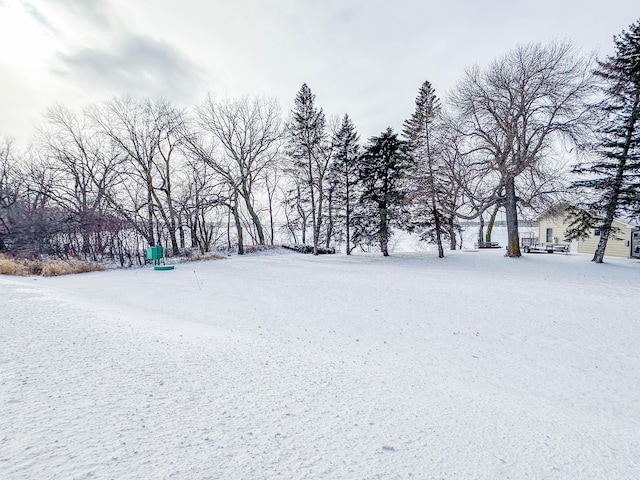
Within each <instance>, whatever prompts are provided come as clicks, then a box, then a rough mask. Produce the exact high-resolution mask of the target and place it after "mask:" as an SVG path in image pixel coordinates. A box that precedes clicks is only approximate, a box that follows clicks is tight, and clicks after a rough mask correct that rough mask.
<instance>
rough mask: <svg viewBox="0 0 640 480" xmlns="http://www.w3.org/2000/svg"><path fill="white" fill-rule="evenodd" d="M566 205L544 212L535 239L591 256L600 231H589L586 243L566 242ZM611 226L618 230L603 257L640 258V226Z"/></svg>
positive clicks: (624, 224)
mask: <svg viewBox="0 0 640 480" xmlns="http://www.w3.org/2000/svg"><path fill="white" fill-rule="evenodd" d="M567 207H568V205H567V204H561V205H558V206H556V207H553V208H551V209H549V210H547V211H546V212H545V213H543V214H542V215H540V217H539V218H538V238H539V240H538V241H539V242H544V243H556V244H557V243H567V244H569V251H570V252H576V253H587V254H590V255H593V254H594V253H595V251H596V248H597V246H598V242H599V241H600V230H598V229H591V231H590V232H589V237H588V238H586V239H585V240H572V241H569V240H567V239H566V238H565V235H566V233H567V228H568V227H569V225H570V222H569V221H567ZM613 227H615V228H617V229H618V231H617V232H616V233H612V234H611V235H610V236H609V240H608V241H607V248H606V250H605V251H604V254H605V256H609V257H621V258H630V257H638V258H640V224H638V223H637V222H633V221H629V222H626V221H623V220H620V219H615V220H614V221H613Z"/></svg>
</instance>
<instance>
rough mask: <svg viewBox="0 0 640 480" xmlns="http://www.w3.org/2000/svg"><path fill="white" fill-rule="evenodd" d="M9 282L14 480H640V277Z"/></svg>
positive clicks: (509, 267) (528, 260)
mask: <svg viewBox="0 0 640 480" xmlns="http://www.w3.org/2000/svg"><path fill="white" fill-rule="evenodd" d="M503 253H504V250H484V251H479V252H451V254H450V255H448V256H447V258H445V259H438V258H436V257H435V256H434V254H433V253H431V252H415V253H398V254H396V255H394V256H392V257H390V258H383V257H381V256H379V254H371V255H368V254H367V255H364V254H361V255H356V256H352V257H347V256H344V255H334V256H331V255H328V256H318V257H313V256H310V255H301V254H296V253H290V254H289V253H287V254H281V255H252V256H245V257H244V258H243V257H232V258H230V259H225V260H218V261H212V262H200V263H192V264H180V265H178V266H177V267H176V269H175V270H173V271H162V272H159V271H153V270H152V269H151V268H150V267H149V268H146V269H133V270H119V271H109V272H97V273H91V274H84V275H78V276H68V277H59V278H15V277H6V276H0V478H2V479H14V478H15V479H18V478H20V479H22V478H29V479H31V478H33V479H41V478H64V479H72V478H74V479H75V478H77V479H80V478H116V479H123V478H127V479H149V478H154V479H156V478H178V479H203V478H212V479H240V478H246V479H263V478H265V479H266V478H286V479H289V478H291V479H294V478H305V479H329V478H331V479H333V478H335V479H352V478H353V479H365V478H366V479H375V478H380V479H391V478H420V479H507V478H511V479H545V480H546V479H572V480H573V479H590V480H591V479H607V480H612V479H625V480H626V479H636V478H640V348H639V345H640V317H639V316H638V314H637V306H638V299H639V297H640V288H639V281H638V279H639V278H640V262H637V261H634V260H608V263H607V264H604V265H594V264H593V263H591V262H590V261H589V257H587V256H584V255H578V254H570V255H559V254H553V255H548V254H539V255H528V256H524V257H522V258H520V259H517V260H514V259H507V258H504V257H503Z"/></svg>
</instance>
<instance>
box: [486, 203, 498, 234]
mask: <svg viewBox="0 0 640 480" xmlns="http://www.w3.org/2000/svg"><path fill="white" fill-rule="evenodd" d="M498 208H499V207H498V205H496V206H495V207H493V212H491V217H489V224H488V225H487V236H486V239H485V241H486V242H487V243H490V242H491V234H492V233H493V226H494V225H495V223H496V216H497V215H498Z"/></svg>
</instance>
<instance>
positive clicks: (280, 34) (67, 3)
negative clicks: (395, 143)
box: [0, 0, 638, 142]
mask: <svg viewBox="0 0 640 480" xmlns="http://www.w3.org/2000/svg"><path fill="white" fill-rule="evenodd" d="M637 14H638V11H637V5H636V2H635V1H631V0H611V1H609V2H606V3H605V2H601V1H596V0H585V1H579V0H567V1H564V2H557V1H552V0H541V1H539V2H535V3H534V4H532V3H530V2H526V3H525V2H508V1H506V0H499V1H492V2H477V1H471V0H462V1H459V2H450V3H449V4H447V5H446V6H444V5H434V2H423V1H419V0H398V1H397V2H393V3H389V2H383V1H382V0H343V1H339V0H326V1H322V2H317V1H312V0H234V1H233V2H229V1H226V0H225V1H223V0H212V1H202V0H183V1H181V2H174V1H169V0H136V1H135V2H132V1H130V0H129V1H127V0H0V104H1V105H2V110H1V111H0V135H11V136H14V137H17V138H18V140H19V141H22V142H26V141H28V136H29V135H30V134H31V133H32V132H33V130H34V128H35V126H36V125H37V124H38V122H40V120H41V118H42V114H43V113H44V111H45V110H46V108H47V107H48V106H51V105H53V104H54V103H56V102H61V103H64V104H66V105H68V106H69V107H72V108H80V107H83V106H86V105H88V104H90V103H93V102H100V101H102V100H104V99H107V98H110V97H112V96H113V95H122V94H130V95H133V96H142V95H144V96H156V95H162V96H164V97H166V98H169V99H171V100H173V101H175V102H177V103H179V104H181V105H184V106H191V105H194V104H197V103H199V102H200V101H202V99H203V98H204V96H205V95H206V93H207V92H211V93H212V94H215V95H217V96H240V95H266V96H270V97H271V96H273V97H276V98H277V99H278V100H279V102H280V104H281V106H282V109H283V111H284V112H288V111H289V110H290V109H291V107H292V104H293V98H294V97H295V94H296V92H297V91H298V89H299V88H300V86H301V85H302V83H304V82H306V83H308V85H309V86H310V87H311V90H312V91H313V92H314V93H315V94H316V96H317V103H318V105H319V106H320V107H322V108H324V110H325V112H326V113H327V114H328V116H334V115H335V116H341V115H343V114H344V113H349V115H350V116H351V117H352V118H353V120H354V122H355V123H356V126H357V127H358V129H359V131H360V133H361V136H362V137H363V138H367V137H369V136H371V135H375V134H378V133H379V132H380V131H382V130H383V129H385V128H386V127H387V126H392V127H393V128H395V129H399V128H400V127H401V125H402V121H403V120H404V119H405V118H407V117H408V116H409V115H410V113H411V111H412V109H413V101H414V99H415V96H416V94H417V91H418V88H419V87H420V85H421V84H422V82H423V81H424V80H429V81H430V82H431V83H432V84H433V85H434V87H435V88H436V91H437V93H438V94H439V95H440V96H441V97H443V98H444V97H446V94H447V91H448V90H450V89H451V88H452V87H453V86H454V85H455V83H456V81H457V80H459V79H460V78H461V76H462V74H463V72H464V70H465V68H467V67H469V66H471V65H473V64H474V63H477V64H479V65H480V66H484V65H486V64H487V63H488V62H489V61H491V60H492V59H493V58H495V57H497V56H499V55H501V54H503V53H505V52H506V51H508V50H509V49H511V48H513V47H514V46H515V45H517V44H518V43H525V42H532V41H539V42H548V41H550V40H553V39H568V40H571V41H573V42H574V43H575V44H576V45H577V46H578V47H579V48H580V49H582V51H584V52H585V53H589V52H593V51H596V52H599V54H600V55H601V56H602V55H605V54H607V53H608V52H610V51H611V48H612V37H613V35H615V34H618V33H620V32H621V31H622V30H623V29H625V28H626V27H627V26H628V25H629V24H631V23H633V22H634V21H636V20H637Z"/></svg>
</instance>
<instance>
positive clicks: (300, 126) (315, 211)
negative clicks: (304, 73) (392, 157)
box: [289, 83, 328, 255]
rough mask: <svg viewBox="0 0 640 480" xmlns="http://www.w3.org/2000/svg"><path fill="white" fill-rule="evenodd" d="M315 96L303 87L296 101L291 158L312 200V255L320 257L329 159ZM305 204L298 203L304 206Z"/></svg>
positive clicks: (290, 144)
mask: <svg viewBox="0 0 640 480" xmlns="http://www.w3.org/2000/svg"><path fill="white" fill-rule="evenodd" d="M314 102H315V95H314V94H312V93H311V89H310V88H309V87H308V86H307V84H306V83H305V84H303V85H302V87H301V88H300V90H299V91H298V94H297V95H296V99H295V106H294V108H293V110H292V112H291V121H290V123H289V156H290V157H291V159H292V160H293V168H292V173H293V175H294V176H297V177H299V178H302V179H303V181H304V182H303V183H304V187H305V189H306V192H305V191H301V190H298V192H300V194H302V195H304V194H308V197H309V200H310V210H311V223H312V228H313V253H314V255H317V254H318V244H319V241H320V229H321V227H322V213H323V200H324V181H325V178H324V177H325V173H326V170H327V164H328V158H327V155H326V152H325V149H326V143H327V142H326V131H325V123H326V122H325V116H324V112H323V111H322V109H317V108H316V107H315V105H314ZM302 203H304V202H303V201H299V202H296V204H298V205H301V204H302Z"/></svg>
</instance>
